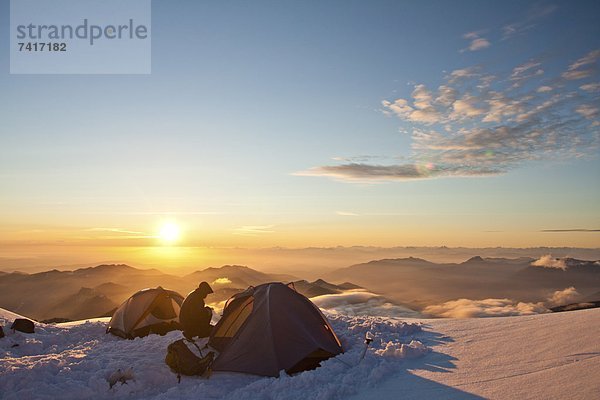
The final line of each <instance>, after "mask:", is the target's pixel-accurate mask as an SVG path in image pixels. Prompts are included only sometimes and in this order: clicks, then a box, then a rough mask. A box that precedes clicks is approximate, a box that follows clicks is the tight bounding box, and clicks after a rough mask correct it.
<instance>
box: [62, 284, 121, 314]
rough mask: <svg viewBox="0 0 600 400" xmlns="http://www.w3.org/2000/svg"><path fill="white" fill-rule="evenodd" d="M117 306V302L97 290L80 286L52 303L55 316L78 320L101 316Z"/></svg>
mask: <svg viewBox="0 0 600 400" xmlns="http://www.w3.org/2000/svg"><path fill="white" fill-rule="evenodd" d="M117 306H118V304H117V303H115V302H114V301H112V300H111V299H109V298H108V297H107V296H106V295H104V294H102V293H99V292H98V291H97V290H95V289H92V288H86V287H82V288H81V289H79V291H78V292H77V293H75V294H73V295H70V296H67V297H66V298H64V299H63V300H61V301H59V302H58V303H56V304H54V305H53V306H52V308H53V310H55V311H54V312H55V314H56V317H55V318H65V319H70V320H80V319H85V318H93V317H100V316H103V315H105V314H107V312H108V311H110V310H113V309H115V308H116V307H117Z"/></svg>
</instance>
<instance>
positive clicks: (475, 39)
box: [460, 31, 491, 53]
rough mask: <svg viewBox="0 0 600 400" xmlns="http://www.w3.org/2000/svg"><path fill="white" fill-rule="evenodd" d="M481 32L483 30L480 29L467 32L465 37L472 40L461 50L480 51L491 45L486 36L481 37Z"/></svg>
mask: <svg viewBox="0 0 600 400" xmlns="http://www.w3.org/2000/svg"><path fill="white" fill-rule="evenodd" d="M481 33H483V32H482V31H480V32H469V33H465V34H464V35H463V38H464V39H467V40H470V41H471V42H470V43H469V45H468V46H467V47H466V48H464V49H462V50H460V52H461V53H464V52H465V51H479V50H483V49H486V48H488V47H490V46H491V43H490V42H489V40H487V39H486V38H483V37H481V36H480V35H481Z"/></svg>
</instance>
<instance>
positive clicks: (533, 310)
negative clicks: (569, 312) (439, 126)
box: [423, 286, 579, 318]
mask: <svg viewBox="0 0 600 400" xmlns="http://www.w3.org/2000/svg"><path fill="white" fill-rule="evenodd" d="M578 297H579V293H578V292H577V290H576V289H575V287H573V286H571V287H568V288H565V289H563V290H557V291H555V292H554V293H552V294H551V295H550V296H549V297H548V298H547V299H546V300H545V301H540V302H537V303H527V302H520V301H515V300H511V299H484V300H471V299H458V300H451V301H447V302H445V303H442V304H435V305H430V306H427V307H425V309H424V310H423V314H425V315H430V316H433V317H443V318H482V317H507V316H515V315H533V314H544V313H549V312H551V310H550V309H549V307H554V306H561V305H564V304H569V303H573V302H575V301H576V300H577V298H578Z"/></svg>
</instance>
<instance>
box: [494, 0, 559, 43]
mask: <svg viewBox="0 0 600 400" xmlns="http://www.w3.org/2000/svg"><path fill="white" fill-rule="evenodd" d="M556 9H557V7H556V6H555V5H552V4H550V5H544V4H534V5H533V6H532V7H531V9H530V10H529V11H528V12H527V14H526V16H525V17H524V18H523V19H520V20H518V21H514V22H512V23H510V24H508V25H504V26H503V27H502V40H507V39H511V38H513V37H515V36H518V35H521V34H523V33H524V32H526V31H528V30H530V29H533V28H534V27H535V26H537V24H538V22H539V21H540V20H541V19H543V18H545V17H548V16H549V15H551V14H552V13H553V12H554V11H555V10H556Z"/></svg>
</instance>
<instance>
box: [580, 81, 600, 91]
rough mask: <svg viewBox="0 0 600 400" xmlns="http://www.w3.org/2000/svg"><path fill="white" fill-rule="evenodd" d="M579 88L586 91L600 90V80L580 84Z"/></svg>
mask: <svg viewBox="0 0 600 400" xmlns="http://www.w3.org/2000/svg"><path fill="white" fill-rule="evenodd" d="M579 89H581V90H584V91H586V92H600V82H594V83H586V84H585V85H581V86H579Z"/></svg>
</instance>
